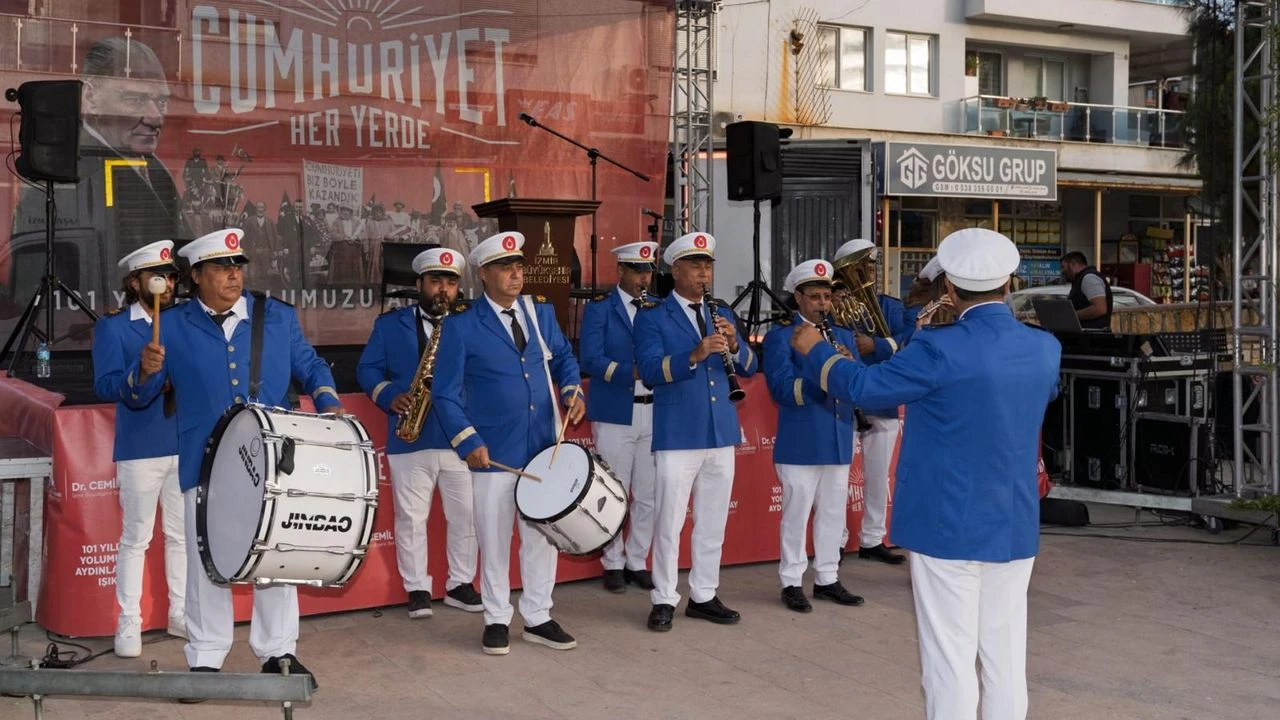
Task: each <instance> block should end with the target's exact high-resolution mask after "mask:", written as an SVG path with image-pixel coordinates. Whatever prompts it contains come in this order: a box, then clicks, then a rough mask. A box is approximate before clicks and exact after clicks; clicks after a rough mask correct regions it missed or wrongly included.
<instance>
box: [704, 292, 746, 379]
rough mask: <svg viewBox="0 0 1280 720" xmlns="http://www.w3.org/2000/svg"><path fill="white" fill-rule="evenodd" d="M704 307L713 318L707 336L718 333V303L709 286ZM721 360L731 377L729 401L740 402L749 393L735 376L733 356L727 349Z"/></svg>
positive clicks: (705, 293) (726, 372) (725, 370)
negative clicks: (716, 327)
mask: <svg viewBox="0 0 1280 720" xmlns="http://www.w3.org/2000/svg"><path fill="white" fill-rule="evenodd" d="M702 305H703V307H704V308H706V310H707V314H708V315H709V316H710V318H711V324H710V325H708V326H707V336H708V337H710V336H711V333H713V332H716V329H715V319H716V311H715V308H716V301H715V298H713V297H711V287H710V286H709V285H703V286H702ZM720 359H721V360H722V361H723V362H724V374H725V375H728V376H729V400H731V401H732V402H739V401H741V400H742V399H743V398H745V397H746V396H747V391H746V390H743V389H742V386H741V385H740V384H739V383H738V376H737V375H734V374H733V356H732V355H730V354H729V349H728V348H725V349H724V350H722V351H720Z"/></svg>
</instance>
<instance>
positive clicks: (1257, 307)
mask: <svg viewBox="0 0 1280 720" xmlns="http://www.w3.org/2000/svg"><path fill="white" fill-rule="evenodd" d="M1235 13H1236V14H1235V20H1236V22H1235V28H1236V33H1235V43H1236V47H1235V53H1236V64H1235V67H1236V71H1235V187H1234V189H1233V198H1232V205H1233V209H1234V222H1235V227H1234V229H1233V230H1234V232H1233V233H1232V288H1231V290H1232V320H1233V322H1234V330H1233V332H1232V340H1233V343H1232V352H1233V354H1234V356H1233V361H1234V362H1233V363H1232V368H1233V370H1234V373H1233V375H1234V377H1233V380H1234V382H1233V383H1232V385H1233V390H1232V393H1233V394H1232V411H1233V413H1232V418H1233V421H1234V422H1233V428H1232V432H1233V440H1234V452H1235V456H1234V458H1233V463H1232V472H1233V475H1234V486H1235V487H1234V494H1235V495H1236V496H1237V497H1249V496H1254V495H1257V494H1260V493H1276V492H1277V491H1278V490H1280V486H1278V484H1277V477H1276V473H1277V469H1280V442H1278V441H1280V414H1277V409H1278V403H1277V387H1276V381H1277V372H1276V363H1277V361H1278V360H1280V356H1278V355H1277V346H1276V339H1277V334H1276V323H1277V320H1280V316H1278V315H1277V312H1276V294H1277V284H1276V281H1277V272H1276V270H1277V258H1276V254H1277V247H1276V238H1277V235H1276V223H1277V217H1276V213H1277V205H1276V201H1277V183H1276V176H1275V171H1276V166H1277V158H1278V157H1280V135H1278V134H1277V130H1280V123H1278V122H1277V113H1278V112H1280V104H1277V95H1276V89H1277V84H1276V73H1277V71H1278V70H1280V67H1278V63H1277V62H1276V52H1277V50H1278V49H1280V48H1277V44H1278V42H1280V39H1278V38H1276V37H1274V36H1273V34H1274V33H1275V32H1276V31H1277V29H1280V9H1278V8H1277V3H1276V2H1275V0H1237V2H1236V11H1235ZM1254 127H1256V128H1257V135H1256V137H1250V135H1251V134H1252V132H1251V128H1254ZM1246 233H1248V237H1246V236H1245V234H1246Z"/></svg>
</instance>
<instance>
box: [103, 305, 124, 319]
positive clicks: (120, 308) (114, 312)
mask: <svg viewBox="0 0 1280 720" xmlns="http://www.w3.org/2000/svg"><path fill="white" fill-rule="evenodd" d="M123 311H124V308H122V307H118V308H116V309H115V310H108V311H107V317H111V316H112V315H119V314H120V313H121V312H123Z"/></svg>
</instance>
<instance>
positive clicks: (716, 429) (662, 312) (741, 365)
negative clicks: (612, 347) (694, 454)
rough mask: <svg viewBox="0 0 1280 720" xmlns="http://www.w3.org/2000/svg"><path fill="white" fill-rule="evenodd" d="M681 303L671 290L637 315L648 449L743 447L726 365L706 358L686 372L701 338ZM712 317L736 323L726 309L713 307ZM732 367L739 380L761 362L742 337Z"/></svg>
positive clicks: (637, 338) (717, 359) (637, 348)
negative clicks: (649, 406) (649, 396)
mask: <svg viewBox="0 0 1280 720" xmlns="http://www.w3.org/2000/svg"><path fill="white" fill-rule="evenodd" d="M681 302H682V300H681V298H680V296H679V295H677V294H676V293H675V291H672V293H671V294H670V295H668V296H667V299H666V300H664V301H663V302H662V303H660V304H659V305H657V306H655V307H653V308H650V309H648V310H643V311H641V312H640V313H638V314H637V315H636V329H635V335H636V362H637V363H638V364H639V365H640V379H641V380H643V381H644V382H645V384H646V385H649V386H650V387H652V388H653V405H654V407H653V446H652V447H653V449H654V450H655V451H658V450H703V449H709V448H719V447H732V446H734V445H737V444H738V443H740V442H742V426H741V425H740V424H739V423H738V411H737V409H736V408H734V406H733V403H732V402H730V401H729V381H728V375H727V374H726V373H725V370H724V361H723V360H722V359H721V356H720V355H718V354H716V355H710V356H708V357H707V358H706V359H704V360H703V361H702V362H700V363H697V364H696V365H694V366H693V368H690V367H689V356H690V355H691V354H692V353H693V349H694V348H695V347H697V346H698V343H700V342H702V338H700V337H698V330H697V328H695V327H694V326H693V323H691V322H689V317H688V315H686V314H685V309H684V307H683V306H682V305H681ZM703 312H706V309H705V308H703ZM716 312H717V313H719V315H720V316H721V317H723V318H724V319H726V320H728V321H730V322H733V321H734V317H733V314H732V313H731V312H730V311H729V310H728V309H726V308H724V307H719V306H717V308H716ZM708 327H711V325H710V322H708ZM733 364H734V372H735V373H737V374H738V375H741V376H742V377H750V376H752V375H754V374H755V372H756V369H757V366H758V365H759V363H757V362H756V357H755V353H753V352H751V347H750V346H749V345H748V344H747V342H746V339H745V338H739V342H738V354H737V356H736V357H735V358H734V362H733Z"/></svg>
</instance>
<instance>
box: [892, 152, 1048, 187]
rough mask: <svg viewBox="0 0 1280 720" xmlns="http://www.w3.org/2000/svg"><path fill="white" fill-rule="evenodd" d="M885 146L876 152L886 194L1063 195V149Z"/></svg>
mask: <svg viewBox="0 0 1280 720" xmlns="http://www.w3.org/2000/svg"><path fill="white" fill-rule="evenodd" d="M882 146H883V148H882V152H877V153H876V155H877V160H878V161H879V166H880V168H882V170H883V175H882V176H881V177H880V178H878V179H879V180H880V183H879V184H880V186H881V189H882V190H883V191H884V194H886V195H897V196H902V195H908V196H910V195H915V196H925V197H966V198H992V199H997V198H998V199H1013V200H1045V201H1053V200H1057V199H1058V153H1057V152H1055V151H1053V150H1039V149H1030V148H1028V149H1022V148H1008V147H986V146H980V145H930V144H925V143H911V142H886V143H883V144H882ZM878 149H879V148H878Z"/></svg>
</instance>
